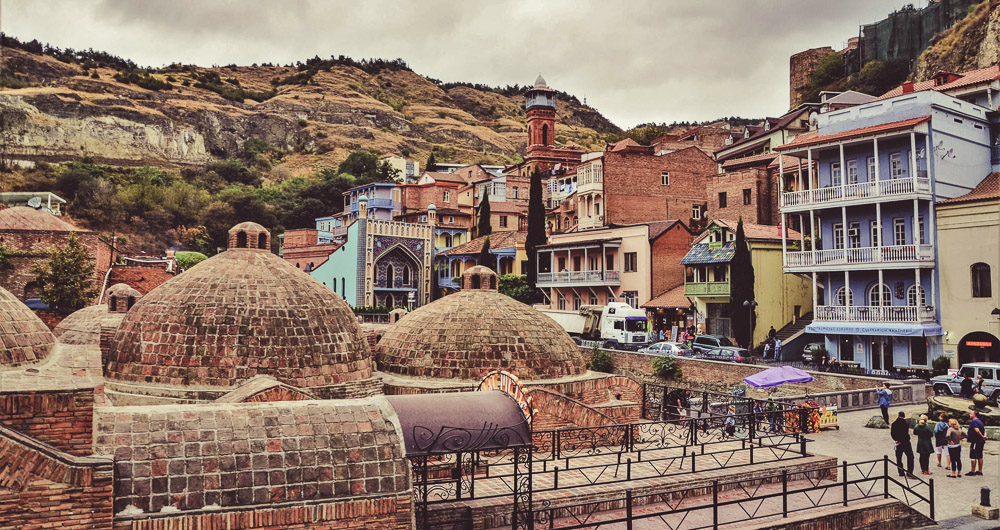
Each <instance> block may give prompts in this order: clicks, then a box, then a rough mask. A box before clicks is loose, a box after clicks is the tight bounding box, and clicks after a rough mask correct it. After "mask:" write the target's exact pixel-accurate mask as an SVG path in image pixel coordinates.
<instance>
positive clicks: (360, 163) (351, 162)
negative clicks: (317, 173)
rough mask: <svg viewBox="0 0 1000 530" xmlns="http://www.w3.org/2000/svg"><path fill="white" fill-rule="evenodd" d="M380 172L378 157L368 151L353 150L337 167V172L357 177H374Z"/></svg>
mask: <svg viewBox="0 0 1000 530" xmlns="http://www.w3.org/2000/svg"><path fill="white" fill-rule="evenodd" d="M377 172H378V157H377V156H375V155H374V154H372V153H369V152H368V151H351V154H349V155H347V158H346V159H345V160H344V161H343V162H341V163H340V166H338V167H337V173H346V174H348V175H354V176H355V177H372V176H374V175H376V174H377Z"/></svg>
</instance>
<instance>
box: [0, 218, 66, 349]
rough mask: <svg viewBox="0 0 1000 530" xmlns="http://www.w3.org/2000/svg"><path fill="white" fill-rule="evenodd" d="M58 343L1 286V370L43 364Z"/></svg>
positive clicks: (43, 324) (47, 329)
mask: <svg viewBox="0 0 1000 530" xmlns="http://www.w3.org/2000/svg"><path fill="white" fill-rule="evenodd" d="M30 209H31V208H29V210H30ZM55 341H56V338H55V337H54V336H53V335H52V332H51V331H49V328H48V326H46V325H45V323H44V322H42V320H41V319H40V318H38V316H37V315H35V314H34V313H33V312H32V311H31V310H30V309H28V306H26V305H24V304H23V303H22V302H21V301H20V300H18V299H17V297H15V296H14V295H13V294H11V293H10V291H8V290H6V289H4V288H2V287H0V367H10V366H18V365H22V364H31V363H36V362H38V361H41V360H42V359H44V358H46V357H47V356H48V355H49V352H50V351H51V350H52V345H53V344H55Z"/></svg>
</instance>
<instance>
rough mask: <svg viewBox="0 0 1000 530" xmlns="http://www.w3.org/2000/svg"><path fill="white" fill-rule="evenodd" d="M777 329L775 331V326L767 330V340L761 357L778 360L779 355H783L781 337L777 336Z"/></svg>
mask: <svg viewBox="0 0 1000 530" xmlns="http://www.w3.org/2000/svg"><path fill="white" fill-rule="evenodd" d="M777 333H778V332H777V331H775V329H774V326H771V329H769V330H768V331H767V340H766V341H764V351H763V355H761V359H767V358H768V357H770V358H771V359H774V360H778V359H779V357H778V356H779V355H781V339H779V338H778V337H777Z"/></svg>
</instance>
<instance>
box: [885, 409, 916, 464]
mask: <svg viewBox="0 0 1000 530" xmlns="http://www.w3.org/2000/svg"><path fill="white" fill-rule="evenodd" d="M889 435H890V436H892V440H893V441H894V442H896V468H897V469H898V470H899V476H901V477H902V476H904V475H905V476H909V477H912V476H913V446H912V445H910V424H909V423H908V422H907V421H906V413H905V412H903V411H899V417H897V418H896V421H894V422H892V428H890V429H889ZM903 456H906V473H905V474H904V473H903Z"/></svg>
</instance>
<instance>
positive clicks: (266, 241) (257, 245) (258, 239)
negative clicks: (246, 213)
mask: <svg viewBox="0 0 1000 530" xmlns="http://www.w3.org/2000/svg"><path fill="white" fill-rule="evenodd" d="M229 248H231V249H238V248H242V249H255V250H266V251H268V252H270V251H271V232H268V231H267V229H266V228H264V227H263V226H261V225H259V224H257V223H253V222H250V221H245V222H242V223H240V224H238V225H236V226H234V227H232V228H230V229H229Z"/></svg>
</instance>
